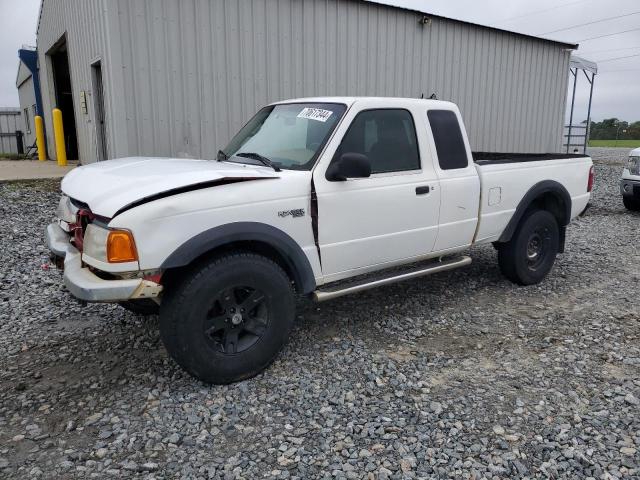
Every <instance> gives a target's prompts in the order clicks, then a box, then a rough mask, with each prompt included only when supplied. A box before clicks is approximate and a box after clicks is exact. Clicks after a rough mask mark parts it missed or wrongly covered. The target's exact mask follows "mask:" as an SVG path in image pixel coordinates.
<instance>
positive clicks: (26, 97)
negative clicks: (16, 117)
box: [16, 62, 36, 151]
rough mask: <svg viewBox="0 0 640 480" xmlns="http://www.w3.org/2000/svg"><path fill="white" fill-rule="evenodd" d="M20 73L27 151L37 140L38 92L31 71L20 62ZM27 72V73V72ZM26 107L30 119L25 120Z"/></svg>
mask: <svg viewBox="0 0 640 480" xmlns="http://www.w3.org/2000/svg"><path fill="white" fill-rule="evenodd" d="M19 72H20V74H19V75H18V81H17V82H16V83H19V85H18V98H19V100H20V114H21V115H22V123H23V126H24V148H25V151H26V150H27V148H29V146H30V145H33V144H34V142H35V141H36V129H35V123H34V117H35V105H36V93H35V91H34V90H33V78H32V77H31V73H30V72H29V70H28V69H27V68H26V67H25V66H24V64H23V63H22V62H20V70H19ZM25 72H26V73H25ZM25 109H26V110H27V111H28V112H29V118H28V120H25V113H24V111H25ZM27 123H28V124H27Z"/></svg>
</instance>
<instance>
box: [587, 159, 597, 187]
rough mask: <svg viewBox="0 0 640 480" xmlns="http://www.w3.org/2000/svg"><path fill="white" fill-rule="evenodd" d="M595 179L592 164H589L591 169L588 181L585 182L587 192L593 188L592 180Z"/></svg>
mask: <svg viewBox="0 0 640 480" xmlns="http://www.w3.org/2000/svg"><path fill="white" fill-rule="evenodd" d="M595 179H596V172H595V170H594V169H593V165H591V169H590V170H589V181H588V182H587V192H590V191H591V190H593V182H594V181H595Z"/></svg>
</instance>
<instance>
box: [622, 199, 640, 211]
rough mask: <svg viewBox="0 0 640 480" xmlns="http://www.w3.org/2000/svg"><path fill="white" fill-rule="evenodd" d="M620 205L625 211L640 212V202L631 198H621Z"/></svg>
mask: <svg viewBox="0 0 640 480" xmlns="http://www.w3.org/2000/svg"><path fill="white" fill-rule="evenodd" d="M622 203H624V206H625V207H626V209H627V210H631V211H632V212H638V211H640V200H639V199H637V198H633V197H626V196H625V197H622Z"/></svg>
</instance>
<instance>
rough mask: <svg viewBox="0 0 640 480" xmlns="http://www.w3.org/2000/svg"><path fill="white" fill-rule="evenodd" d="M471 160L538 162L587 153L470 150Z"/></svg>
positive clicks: (489, 163)
mask: <svg viewBox="0 0 640 480" xmlns="http://www.w3.org/2000/svg"><path fill="white" fill-rule="evenodd" d="M472 155H473V161H474V162H475V163H477V164H478V165H491V164H500V163H521V162H539V161H542V160H566V159H569V158H584V157H588V155H584V154H581V153H580V154H578V153H502V152H472Z"/></svg>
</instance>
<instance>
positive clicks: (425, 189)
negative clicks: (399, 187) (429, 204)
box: [416, 185, 431, 195]
mask: <svg viewBox="0 0 640 480" xmlns="http://www.w3.org/2000/svg"><path fill="white" fill-rule="evenodd" d="M430 191H431V189H430V188H429V186H428V185H426V186H424V187H416V195H426V194H427V193H429V192H430Z"/></svg>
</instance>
